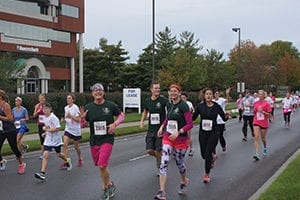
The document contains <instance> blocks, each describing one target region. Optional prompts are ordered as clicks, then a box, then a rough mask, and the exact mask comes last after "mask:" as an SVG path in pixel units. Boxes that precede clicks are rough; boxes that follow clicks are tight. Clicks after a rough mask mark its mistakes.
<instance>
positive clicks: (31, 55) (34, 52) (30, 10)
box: [0, 0, 84, 94]
mask: <svg viewBox="0 0 300 200" xmlns="http://www.w3.org/2000/svg"><path fill="white" fill-rule="evenodd" d="M83 33H84V0H1V1H0V53H2V55H3V54H4V55H5V54H8V53H9V54H10V55H13V58H14V59H15V61H16V63H17V64H18V66H19V67H20V68H21V69H22V70H20V71H19V74H18V77H20V78H19V79H18V84H17V85H18V86H17V93H18V94H24V93H48V92H49V91H50V92H51V91H57V90H64V91H71V92H76V91H79V92H83V61H82V60H83V59H82V55H83V54H82V49H83V42H82V34H83ZM77 42H78V44H79V48H78V49H79V56H78V57H79V66H78V67H75V63H76V57H77ZM75 68H77V69H78V70H77V71H76V69H75ZM21 77H22V78H21ZM76 77H79V78H76ZM76 79H79V82H78V83H75V80H76ZM76 84H77V85H78V88H79V89H76V87H75V86H76Z"/></svg>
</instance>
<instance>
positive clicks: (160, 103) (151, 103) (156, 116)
mask: <svg viewBox="0 0 300 200" xmlns="http://www.w3.org/2000/svg"><path fill="white" fill-rule="evenodd" d="M167 104H169V100H168V99H167V98H165V97H162V96H159V97H158V98H157V99H155V100H152V99H151V98H150V97H149V98H147V99H146V100H145V102H144V108H145V110H147V111H148V113H149V123H148V125H149V126H148V134H149V133H152V134H156V133H157V131H158V129H159V127H160V125H161V124H162V122H163V121H164V119H165V118H166V107H167Z"/></svg>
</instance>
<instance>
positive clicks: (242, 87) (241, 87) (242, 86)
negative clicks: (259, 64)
mask: <svg viewBox="0 0 300 200" xmlns="http://www.w3.org/2000/svg"><path fill="white" fill-rule="evenodd" d="M237 92H240V93H242V92H245V83H244V82H238V83H237Z"/></svg>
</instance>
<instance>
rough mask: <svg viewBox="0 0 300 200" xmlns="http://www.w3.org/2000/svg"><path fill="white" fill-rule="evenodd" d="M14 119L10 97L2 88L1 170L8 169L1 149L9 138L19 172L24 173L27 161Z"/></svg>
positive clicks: (0, 94) (0, 124) (0, 103)
mask: <svg viewBox="0 0 300 200" xmlns="http://www.w3.org/2000/svg"><path fill="white" fill-rule="evenodd" d="M13 120H14V118H13V115H12V111H11V107H10V105H9V98H8V96H7V95H6V93H5V91H3V90H1V89H0V170H1V171H4V170H5V169H6V164H7V160H5V159H4V158H2V155H1V150H2V146H3V143H4V141H5V139H7V141H8V144H9V146H10V148H11V150H12V151H13V152H14V154H15V156H16V157H17V160H18V162H19V167H18V174H24V172H25V167H26V163H25V162H23V159H22V155H21V152H20V151H19V149H18V145H17V132H16V127H15V126H14V123H13Z"/></svg>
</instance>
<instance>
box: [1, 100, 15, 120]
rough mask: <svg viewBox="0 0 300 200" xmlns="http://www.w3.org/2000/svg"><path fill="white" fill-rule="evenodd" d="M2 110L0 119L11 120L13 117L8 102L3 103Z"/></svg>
mask: <svg viewBox="0 0 300 200" xmlns="http://www.w3.org/2000/svg"><path fill="white" fill-rule="evenodd" d="M2 110H3V112H4V114H5V116H0V120H2V121H9V122H12V121H13V120H14V117H13V115H12V113H11V107H10V105H9V104H8V103H4V105H3V107H2Z"/></svg>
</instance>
